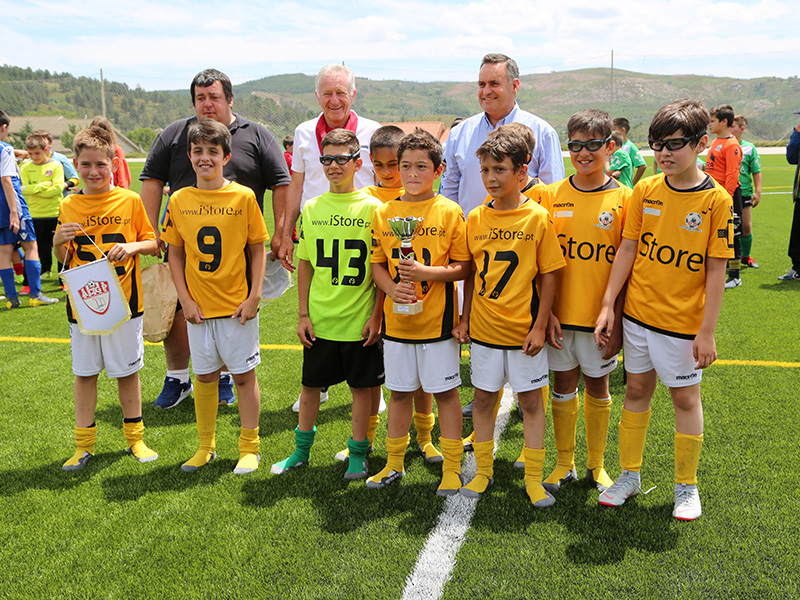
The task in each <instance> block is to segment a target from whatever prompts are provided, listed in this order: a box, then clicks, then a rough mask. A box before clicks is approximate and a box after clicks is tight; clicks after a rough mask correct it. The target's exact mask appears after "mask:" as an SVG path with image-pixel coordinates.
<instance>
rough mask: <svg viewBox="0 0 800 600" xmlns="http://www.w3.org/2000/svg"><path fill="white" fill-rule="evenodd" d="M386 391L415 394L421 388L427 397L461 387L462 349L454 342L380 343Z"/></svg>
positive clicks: (389, 341)
mask: <svg viewBox="0 0 800 600" xmlns="http://www.w3.org/2000/svg"><path fill="white" fill-rule="evenodd" d="M383 365H384V369H385V370H386V387H387V388H388V389H389V390H391V391H393V392H414V391H416V390H417V389H419V387H420V386H422V389H423V390H424V391H426V392H428V393H429V394H439V393H441V392H447V391H450V390H452V389H453V388H456V387H458V386H460V385H461V345H460V344H459V343H458V342H456V341H455V339H452V338H451V339H449V340H442V341H441V342H433V343H430V344H404V343H402V342H393V341H392V340H384V341H383Z"/></svg>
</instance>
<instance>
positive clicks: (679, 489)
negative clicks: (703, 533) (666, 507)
mask: <svg viewBox="0 0 800 600" xmlns="http://www.w3.org/2000/svg"><path fill="white" fill-rule="evenodd" d="M702 513H703V511H702V509H701V508H700V493H699V492H698V491H697V486H696V485H689V484H687V483H676V484H675V508H674V509H672V516H673V517H675V518H676V519H679V520H681V521H694V520H695V519H696V518H698V517H699V516H700V515H701V514H702Z"/></svg>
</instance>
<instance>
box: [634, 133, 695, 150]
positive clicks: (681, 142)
mask: <svg viewBox="0 0 800 600" xmlns="http://www.w3.org/2000/svg"><path fill="white" fill-rule="evenodd" d="M701 137H703V136H702V134H701V135H699V136H697V135H693V136H691V137H677V138H670V139H668V140H654V139H652V138H651V139H649V140H648V141H647V143H648V145H649V146H650V148H652V149H653V150H655V151H656V152H661V151H662V150H663V149H664V148H665V147H666V148H667V150H680V149H681V148H683V147H684V146H685V145H686V144H688V143H689V142H696V141H697V140H699V139H700V138H701Z"/></svg>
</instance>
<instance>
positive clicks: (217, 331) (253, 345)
mask: <svg viewBox="0 0 800 600" xmlns="http://www.w3.org/2000/svg"><path fill="white" fill-rule="evenodd" d="M186 332H187V333H188V335H189V351H190V352H191V354H192V370H193V371H194V372H195V373H196V374H197V375H208V374H209V373H213V372H214V371H217V370H219V369H221V368H222V366H223V365H225V366H226V367H228V371H230V372H231V373H233V374H234V375H239V374H241V373H247V372H249V371H252V370H253V369H254V368H255V367H256V366H257V365H259V364H260V363H261V350H260V349H259V347H258V315H256V317H255V319H250V320H249V321H247V322H246V323H245V324H244V325H242V324H241V323H239V319H230V318H226V319H207V320H206V321H203V322H202V323H201V324H200V325H194V324H192V323H186Z"/></svg>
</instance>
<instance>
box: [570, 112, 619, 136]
mask: <svg viewBox="0 0 800 600" xmlns="http://www.w3.org/2000/svg"><path fill="white" fill-rule="evenodd" d="M576 133H586V134H589V135H596V136H597V138H598V139H606V138H607V137H608V136H610V135H611V117H609V116H608V113H607V112H606V111H604V110H598V109H596V108H587V109H584V110H579V111H578V112H576V113H575V114H574V115H572V116H571V117H570V118H569V121H567V137H568V138H569V139H572V136H573V135H574V134H576Z"/></svg>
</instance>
